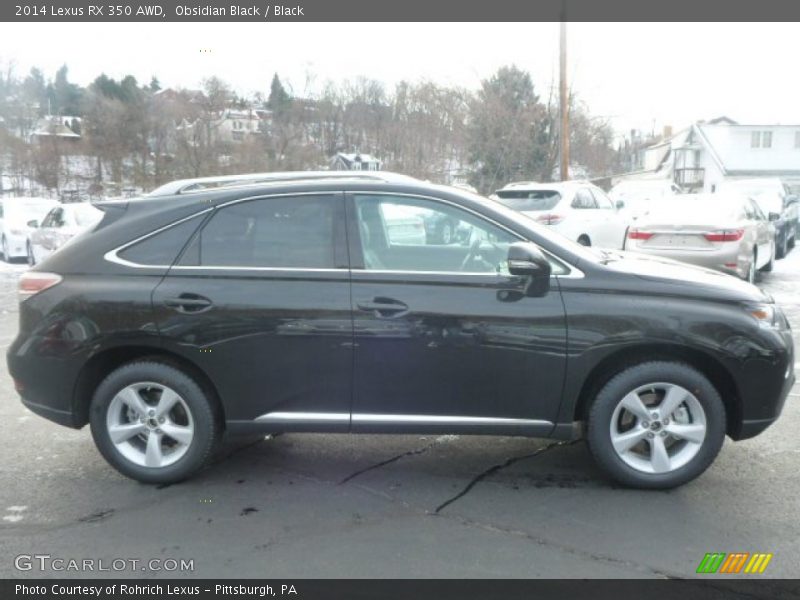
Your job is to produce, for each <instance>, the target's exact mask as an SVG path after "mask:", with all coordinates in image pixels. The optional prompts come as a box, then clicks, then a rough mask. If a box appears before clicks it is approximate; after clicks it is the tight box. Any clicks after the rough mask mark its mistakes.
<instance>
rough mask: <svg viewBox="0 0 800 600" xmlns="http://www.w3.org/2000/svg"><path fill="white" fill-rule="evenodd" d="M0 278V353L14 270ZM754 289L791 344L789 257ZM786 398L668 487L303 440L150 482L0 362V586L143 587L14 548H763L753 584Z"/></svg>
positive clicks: (613, 571)
mask: <svg viewBox="0 0 800 600" xmlns="http://www.w3.org/2000/svg"><path fill="white" fill-rule="evenodd" d="M1 268H2V271H1V272H0V343H1V344H2V346H3V349H5V348H6V347H7V346H8V344H9V343H10V342H11V340H12V339H13V338H14V336H15V334H16V328H17V306H16V302H17V301H16V287H15V286H16V278H17V276H18V275H19V273H21V272H22V271H23V270H24V269H25V267H24V265H11V266H8V265H5V264H3V265H2V267H1ZM761 285H762V286H763V287H764V288H765V289H766V290H767V291H769V292H770V293H772V294H773V295H774V296H775V298H776V299H777V300H778V301H779V302H780V303H781V304H782V305H783V306H784V308H785V310H786V312H787V314H788V315H789V318H790V321H791V322H792V324H793V326H794V329H795V331H797V330H798V328H800V251H795V252H793V253H792V254H790V256H789V257H788V258H787V259H785V260H782V261H779V262H777V263H776V266H775V271H774V272H773V273H771V274H766V275H765V276H764V280H763V282H762V283H761ZM796 342H800V339H798V338H797V337H796ZM43 376H46V375H43ZM795 390H798V388H795ZM798 396H800V393H799V392H798V391H794V392H793V393H792V395H791V397H790V398H789V400H788V401H787V404H786V408H785V410H784V415H783V417H782V419H781V420H780V421H779V422H778V423H777V424H776V425H775V426H773V427H772V428H770V429H769V430H768V431H767V432H765V433H764V434H763V435H761V436H759V437H757V438H755V439H753V440H749V441H745V442H741V443H732V442H730V441H727V442H726V444H725V446H724V448H723V450H722V453H721V455H720V457H719V458H718V459H717V461H716V462H715V463H714V465H713V466H712V467H711V468H710V469H709V471H708V472H707V473H706V474H705V475H703V476H701V477H700V478H699V479H698V480H696V481H694V482H693V483H690V484H688V485H686V486H684V487H681V488H679V489H676V490H672V491H669V492H647V491H635V490H629V489H622V488H618V487H616V486H614V485H612V484H611V483H609V481H608V480H607V479H605V478H604V477H603V476H602V475H601V473H600V472H599V470H598V469H597V468H596V467H595V466H594V464H593V463H592V461H591V459H590V457H589V453H588V451H587V448H586V446H585V444H584V443H583V442H576V443H552V442H548V441H544V440H528V439H515V438H489V437H472V438H469V437H459V436H441V437H436V436H377V435H375V436H347V435H301V434H285V435H280V436H277V437H275V438H272V439H267V440H263V441H259V442H256V443H252V444H250V445H246V446H243V447H239V448H234V449H230V450H229V452H228V453H227V456H224V457H221V458H220V459H219V460H217V461H216V462H215V463H214V464H213V465H212V466H211V467H210V468H208V469H207V470H206V471H204V472H203V473H201V474H200V475H199V476H198V477H195V478H194V479H192V480H190V481H188V482H185V483H182V484H178V485H172V486H148V485H142V484H138V483H135V482H133V481H130V480H127V479H125V478H123V477H122V476H121V475H119V474H118V473H117V472H116V471H114V470H113V469H112V468H111V467H109V466H108V465H106V463H105V462H104V461H103V459H102V458H101V457H100V455H99V454H98V452H97V451H96V450H95V447H94V444H93V442H92V439H91V435H90V433H89V431H88V428H86V429H84V430H82V431H72V430H69V429H66V428H62V427H59V426H57V425H55V424H52V423H50V422H48V421H45V420H44V419H41V418H39V417H36V416H35V415H33V414H31V413H30V412H28V411H27V410H26V409H24V408H23V407H22V405H21V404H20V403H19V401H18V398H17V395H16V393H15V392H14V389H13V384H12V382H11V380H10V378H9V376H8V374H7V372H6V369H5V364H4V361H3V366H2V370H0V417H1V420H0V423H2V425H0V427H2V435H3V439H4V443H3V446H2V447H3V450H2V457H1V458H0V461H2V467H0V512H1V513H2V521H1V522H0V551H2V556H3V560H2V563H0V574H1V575H2V576H3V577H12V578H16V577H28V576H45V577H49V576H65V575H67V576H79V575H83V576H92V575H94V576H97V575H100V576H104V575H110V576H115V575H117V576H137V575H141V573H137V572H131V571H123V572H121V573H114V572H104V573H76V572H58V571H52V570H46V571H44V572H40V571H38V570H35V569H34V570H32V571H20V570H17V569H16V568H15V565H14V557H16V556H18V555H20V554H31V555H32V554H48V555H51V556H52V557H61V558H65V559H70V558H75V559H79V560H81V559H84V558H95V559H100V558H102V559H106V560H108V561H110V560H111V559H113V558H124V559H139V560H141V561H143V562H144V561H148V560H150V559H165V558H173V559H178V560H180V559H191V560H192V561H193V568H194V570H193V571H184V572H165V571H155V572H148V573H147V576H148V577H150V576H152V577H159V576H170V577H184V576H194V577H198V576H199V577H269V578H294V577H297V578H302V577H314V578H327V577H373V578H387V577H419V578H425V577H443V578H470V577H484V578H506V577H520V578H528V577H685V576H692V575H694V573H695V569H696V568H697V565H698V564H699V562H700V561H701V559H702V558H703V556H704V554H705V553H706V552H769V553H773V554H774V557H773V558H772V561H771V563H770V564H769V567H768V569H767V570H766V572H765V573H764V575H763V577H797V575H798V566H797V565H798V559H800V519H798V514H800V477H798V467H800V445H798V442H797V440H798V435H797V432H798V430H800V403H799V402H798V401H799V400H800V398H798ZM764 589H765V591H768V590H769V587H765V588H764Z"/></svg>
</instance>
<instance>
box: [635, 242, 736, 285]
mask: <svg viewBox="0 0 800 600" xmlns="http://www.w3.org/2000/svg"><path fill="white" fill-rule="evenodd" d="M625 249H626V250H628V251H630V252H638V253H640V254H649V255H651V256H659V257H661V258H669V259H672V260H677V261H680V262H685V263H688V264H690V265H695V266H697V267H705V268H706V269H714V270H715V271H721V272H723V273H727V274H728V275H735V276H736V277H744V276H745V275H746V274H747V270H748V268H749V266H750V265H749V264H748V263H746V262H745V261H743V260H742V257H741V256H740V254H739V246H738V244H737V245H735V246H733V247H723V248H719V249H711V250H685V249H672V248H648V247H646V246H644V247H643V246H641V245H640V244H636V243H631V242H630V241H628V242H627V243H626V245H625Z"/></svg>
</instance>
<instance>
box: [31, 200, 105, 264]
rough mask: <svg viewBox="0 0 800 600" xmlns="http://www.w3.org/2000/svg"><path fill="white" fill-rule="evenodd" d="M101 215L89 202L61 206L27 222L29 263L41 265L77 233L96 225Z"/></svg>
mask: <svg viewBox="0 0 800 600" xmlns="http://www.w3.org/2000/svg"><path fill="white" fill-rule="evenodd" d="M102 217H103V212H102V211H100V210H98V209H96V208H95V207H94V206H92V205H91V204H90V203H88V202H78V203H74V204H61V205H59V206H56V207H55V208H53V209H52V210H50V212H49V213H47V215H46V216H45V217H44V219H42V221H41V223H39V222H38V221H37V220H35V219H34V220H32V221H30V222H28V226H29V227H30V233H29V234H28V240H27V243H26V248H25V251H26V254H27V256H28V264H29V265H35V264H37V263H40V262H42V261H43V260H44V259H45V258H47V257H48V256H50V255H51V254H52V253H53V252H55V251H56V250H58V249H59V248H60V247H61V246H63V245H64V244H65V243H67V242H68V241H69V240H70V239H72V238H73V237H75V236H76V235H78V234H79V233H81V232H83V231H85V230H87V229H89V228H91V227H92V226H93V225H96V224H97V222H98V221H100V219H101V218H102Z"/></svg>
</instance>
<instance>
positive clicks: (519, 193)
mask: <svg viewBox="0 0 800 600" xmlns="http://www.w3.org/2000/svg"><path fill="white" fill-rule="evenodd" d="M495 195H496V196H497V198H498V200H499V201H500V203H501V204H503V205H504V206H507V207H509V208H513V209H514V210H522V211H533V210H551V209H552V208H555V206H556V204H558V201H559V200H561V194H560V193H558V192H557V191H556V190H498V191H497V192H495Z"/></svg>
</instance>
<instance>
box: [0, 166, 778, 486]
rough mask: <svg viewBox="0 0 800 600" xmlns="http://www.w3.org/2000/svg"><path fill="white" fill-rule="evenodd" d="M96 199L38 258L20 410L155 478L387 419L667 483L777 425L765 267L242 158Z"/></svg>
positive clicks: (17, 346)
mask: <svg viewBox="0 0 800 600" xmlns="http://www.w3.org/2000/svg"><path fill="white" fill-rule="evenodd" d="M97 206H98V207H100V208H101V209H102V210H103V211H104V212H105V215H104V217H103V219H102V220H101V222H100V223H99V224H98V225H97V226H95V227H94V228H93V229H92V230H91V231H89V232H87V233H84V234H82V235H81V236H79V237H77V238H75V239H74V240H73V241H71V242H70V243H68V244H67V245H65V246H64V247H62V248H61V249H60V250H59V251H58V252H56V253H55V254H53V255H52V256H50V257H49V258H48V259H47V260H45V261H44V262H42V263H41V264H39V265H37V266H36V267H34V268H33V269H32V270H30V271H28V272H27V273H25V274H24V275H22V277H21V279H20V284H19V286H20V290H19V291H20V295H21V306H20V323H19V335H18V337H17V338H16V340H15V341H14V342H13V344H12V345H11V347H10V348H9V350H8V365H9V370H10V373H11V375H12V376H13V378H14V382H15V385H16V389H17V390H18V392H19V394H20V395H21V396H22V401H23V402H24V404H25V406H27V407H28V408H29V409H30V410H32V411H34V412H36V413H38V414H40V415H42V416H44V417H46V418H48V419H51V420H53V421H55V422H57V423H60V424H62V425H66V426H69V427H75V428H80V427H83V426H84V425H86V424H87V423H88V424H90V425H91V431H92V435H93V437H94V440H95V442H96V444H97V447H98V449H99V450H100V452H101V453H102V454H103V456H104V457H105V458H106V460H107V461H108V462H109V463H111V465H112V466H114V467H115V468H116V469H118V470H119V471H120V472H122V473H123V474H125V475H127V476H129V477H132V478H134V479H137V480H139V481H144V482H159V483H164V482H174V481H177V480H180V479H183V478H186V477H187V476H189V475H191V474H193V473H195V472H196V471H197V470H198V469H200V468H201V466H202V465H203V464H204V463H205V462H206V461H207V459H208V458H209V456H210V455H211V454H212V451H213V450H214V448H215V447H216V446H217V444H218V442H219V441H220V439H221V438H222V436H223V435H225V436H237V435H254V434H258V435H261V434H269V433H278V432H298V431H303V432H343V433H344V432H350V433H361V432H370V433H376V432H381V433H415V434H423V433H425V434H430V433H437V434H440V433H441V434H490V435H520V436H531V437H550V438H555V439H561V440H567V439H576V438H578V437H583V436H585V438H586V440H587V442H588V445H589V448H590V449H591V452H592V454H593V455H594V457H595V459H596V460H597V462H598V463H599V464H600V465H601V467H602V468H603V469H604V470H605V471H606V472H607V473H608V474H609V475H610V476H611V477H613V478H614V479H616V480H617V481H619V482H621V483H623V484H625V485H630V486H636V487H642V488H667V487H672V486H676V485H680V484H682V483H685V482H687V481H689V480H691V479H692V478H694V477H696V476H698V475H699V474H700V473H702V472H703V471H704V470H705V469H706V468H707V467H708V466H709V465H710V464H711V462H712V461H713V460H714V458H715V457H716V455H717V453H718V452H719V450H720V447H721V446H722V442H723V440H724V438H725V436H726V435H728V436H729V437H730V438H732V439H734V440H741V439H745V438H749V437H752V436H755V435H757V434H759V433H760V432H762V431H763V430H764V429H766V428H767V427H768V426H769V425H770V424H771V423H773V422H774V421H775V420H776V419H777V418H778V416H779V414H780V412H781V409H782V407H783V404H784V401H785V399H786V397H787V395H788V393H789V390H790V388H791V387H792V385H793V382H794V358H793V343H792V337H791V332H790V329H789V324H788V322H787V320H786V318H785V316H784V314H783V313H782V312H781V310H780V309H779V308H778V307H777V306H776V305H775V304H774V303H773V300H772V299H771V298H770V297H769V296H767V295H766V294H764V293H763V292H762V291H760V290H759V289H758V288H756V287H755V286H753V285H750V284H748V283H745V282H743V281H739V280H737V279H735V278H733V277H730V276H728V275H723V274H719V273H717V272H714V271H709V270H705V269H700V268H694V267H690V266H686V265H682V264H679V263H677V262H672V261H669V260H665V259H657V258H652V257H647V256H637V255H635V254H626V253H619V252H606V251H602V250H597V249H593V248H585V247H582V246H578V245H576V244H573V243H571V242H570V241H568V240H567V239H565V238H563V237H561V236H559V235H558V234H555V233H553V232H551V231H548V230H547V228H546V227H544V226H541V225H538V224H537V223H535V222H534V221H532V220H530V219H529V218H527V217H525V216H522V215H520V214H518V213H515V212H514V211H512V210H510V209H507V208H505V207H503V206H502V205H500V204H499V203H496V202H493V201H491V200H487V199H485V198H482V197H479V196H476V195H474V194H471V193H469V192H465V191H463V190H460V189H456V188H451V187H445V186H438V185H432V184H428V183H424V182H421V181H418V180H415V179H411V178H408V177H403V176H400V175H393V174H389V173H381V172H363V173H333V172H327V173H288V174H272V175H243V176H238V177H223V178H208V179H200V180H185V181H177V182H173V183H171V184H167V185H165V186H163V187H161V188H159V189H157V190H156V191H154V192H153V193H151V194H149V195H148V196H147V197H144V198H137V199H130V200H127V201H122V202H115V201H109V202H106V203H102V204H98V205H97ZM434 221H436V222H438V221H441V222H450V223H457V224H458V230H459V235H458V236H451V237H449V238H448V239H447V240H445V239H443V238H441V237H436V236H431V235H426V223H430V222H434Z"/></svg>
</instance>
